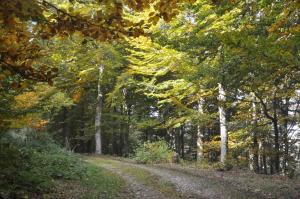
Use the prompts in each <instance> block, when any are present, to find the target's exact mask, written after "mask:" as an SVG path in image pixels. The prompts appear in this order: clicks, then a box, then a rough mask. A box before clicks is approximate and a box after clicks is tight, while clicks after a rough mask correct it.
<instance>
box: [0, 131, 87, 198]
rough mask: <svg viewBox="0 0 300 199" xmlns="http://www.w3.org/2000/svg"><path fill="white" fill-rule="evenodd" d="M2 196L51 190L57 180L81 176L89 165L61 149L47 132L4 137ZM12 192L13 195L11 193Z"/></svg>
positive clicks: (0, 156)
mask: <svg viewBox="0 0 300 199" xmlns="http://www.w3.org/2000/svg"><path fill="white" fill-rule="evenodd" d="M0 159H1V160H4V161H0V197H1V195H7V194H8V195H10V196H9V197H13V198H14V197H16V198H19V197H18V196H19V195H21V196H22V197H24V196H26V195H28V194H30V193H43V192H48V191H51V189H52V188H53V187H54V186H53V182H54V180H56V179H65V180H69V179H80V178H81V177H83V175H84V174H85V173H86V172H85V170H86V167H85V165H84V163H83V161H81V160H80V159H79V158H78V157H76V156H75V155H73V154H71V153H70V152H68V151H65V150H63V149H61V148H60V147H59V146H58V145H56V144H55V143H54V142H53V140H52V139H51V138H50V137H49V136H48V135H47V134H46V133H39V134H36V133H30V134H26V136H25V137H24V136H18V134H16V133H6V134H4V135H1V137H0ZM11 194H12V195H11Z"/></svg>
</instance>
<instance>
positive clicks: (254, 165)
mask: <svg viewBox="0 0 300 199" xmlns="http://www.w3.org/2000/svg"><path fill="white" fill-rule="evenodd" d="M252 125H253V126H252V132H251V136H252V146H251V152H250V169H251V170H253V171H254V172H255V173H258V172H259V162H258V151H259V146H258V139H257V110H256V97H255V96H254V95H253V100H252Z"/></svg>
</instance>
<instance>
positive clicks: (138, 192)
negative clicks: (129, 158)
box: [101, 161, 171, 199]
mask: <svg viewBox="0 0 300 199" xmlns="http://www.w3.org/2000/svg"><path fill="white" fill-rule="evenodd" d="M118 162H119V161H118ZM125 164H126V163H125ZM117 165H118V166H115V165H110V164H101V167H103V168H105V169H107V170H110V171H112V172H114V173H116V174H118V175H119V176H121V177H122V178H123V179H124V180H125V181H126V182H127V184H128V185H129V189H130V190H128V192H129V194H130V196H127V197H126V198H135V199H142V198H145V199H171V198H167V197H165V196H164V195H163V194H162V193H160V192H159V191H157V190H154V189H152V188H151V187H148V186H145V185H144V184H143V183H141V182H140V181H138V180H137V179H136V178H134V177H133V176H130V175H129V174H127V173H124V172H122V171H121V170H120V168H118V167H119V166H120V167H122V166H123V162H119V164H117ZM120 198H123V197H122V195H121V196H120Z"/></svg>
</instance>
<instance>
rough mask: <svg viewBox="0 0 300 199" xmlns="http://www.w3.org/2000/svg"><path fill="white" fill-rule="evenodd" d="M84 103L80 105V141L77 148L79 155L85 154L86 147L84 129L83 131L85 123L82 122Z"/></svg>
mask: <svg viewBox="0 0 300 199" xmlns="http://www.w3.org/2000/svg"><path fill="white" fill-rule="evenodd" d="M84 105H85V104H84V101H83V102H82V105H81V119H80V139H79V146H80V147H79V148H80V153H83V152H86V147H85V144H84V140H83V139H84V134H85V133H84V129H85V122H84V112H85V109H84V108H85V107H84Z"/></svg>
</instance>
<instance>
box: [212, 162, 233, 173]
mask: <svg viewBox="0 0 300 199" xmlns="http://www.w3.org/2000/svg"><path fill="white" fill-rule="evenodd" d="M213 168H214V169H216V170H217V171H229V170H231V169H232V168H233V165H232V163H231V161H225V163H221V162H218V163H215V164H213Z"/></svg>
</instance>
